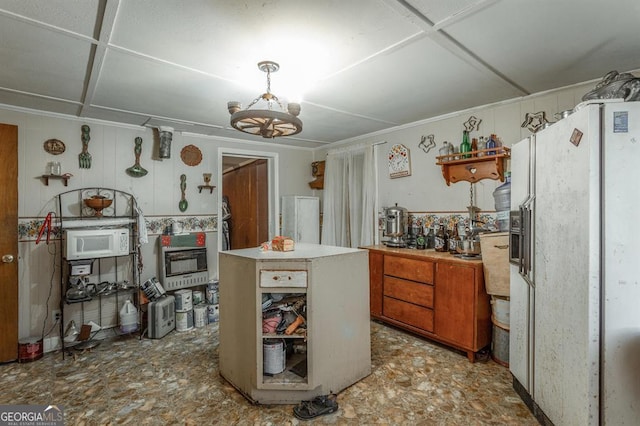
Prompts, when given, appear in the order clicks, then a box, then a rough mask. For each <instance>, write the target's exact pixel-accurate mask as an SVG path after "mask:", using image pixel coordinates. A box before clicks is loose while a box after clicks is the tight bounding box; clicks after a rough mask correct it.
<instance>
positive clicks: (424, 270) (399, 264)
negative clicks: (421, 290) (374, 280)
mask: <svg viewBox="0 0 640 426" xmlns="http://www.w3.org/2000/svg"><path fill="white" fill-rule="evenodd" d="M384 274H385V275H393V276H394V277H398V278H405V279H407V280H412V281H418V282H421V283H427V284H433V262H430V261H425V260H416V259H405V258H403V257H397V256H385V257H384Z"/></svg>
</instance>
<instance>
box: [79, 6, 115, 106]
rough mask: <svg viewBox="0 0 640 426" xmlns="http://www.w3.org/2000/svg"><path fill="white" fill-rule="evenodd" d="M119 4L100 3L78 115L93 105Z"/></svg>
mask: <svg viewBox="0 0 640 426" xmlns="http://www.w3.org/2000/svg"><path fill="white" fill-rule="evenodd" d="M119 6H120V0H109V1H107V0H100V2H99V3H98V13H97V17H96V26H95V29H94V37H95V39H96V40H95V42H94V43H93V45H92V46H91V52H90V54H89V61H88V63H87V72H86V78H85V82H84V87H83V89H82V97H81V103H82V105H81V106H80V107H79V109H78V117H82V116H83V115H84V111H85V110H86V108H87V107H89V106H90V105H91V101H92V100H93V96H94V94H95V91H96V86H97V85H98V80H99V78H100V71H101V70H102V64H103V63H104V58H105V56H106V54H107V46H108V45H109V40H110V39H111V33H112V32H113V28H114V26H115V22H116V15H117V14H118V7H119Z"/></svg>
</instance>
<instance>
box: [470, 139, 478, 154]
mask: <svg viewBox="0 0 640 426" xmlns="http://www.w3.org/2000/svg"><path fill="white" fill-rule="evenodd" d="M477 150H478V139H477V138H473V139H471V152H473V153H474V154H471V156H472V157H475V156H476V155H477V154H478V153H477V152H476V151H477Z"/></svg>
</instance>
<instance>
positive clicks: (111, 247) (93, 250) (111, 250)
mask: <svg viewBox="0 0 640 426" xmlns="http://www.w3.org/2000/svg"><path fill="white" fill-rule="evenodd" d="M64 253H65V256H66V258H67V260H77V259H93V258H96V257H111V256H125V255H128V254H129V229H128V228H111V229H68V230H66V231H65V235H64Z"/></svg>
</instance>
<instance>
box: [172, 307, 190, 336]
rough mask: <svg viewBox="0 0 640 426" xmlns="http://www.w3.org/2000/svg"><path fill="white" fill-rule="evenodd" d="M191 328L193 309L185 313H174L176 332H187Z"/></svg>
mask: <svg viewBox="0 0 640 426" xmlns="http://www.w3.org/2000/svg"><path fill="white" fill-rule="evenodd" d="M192 328H193V309H191V310H189V311H187V312H176V330H177V331H189V330H191V329H192Z"/></svg>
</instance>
